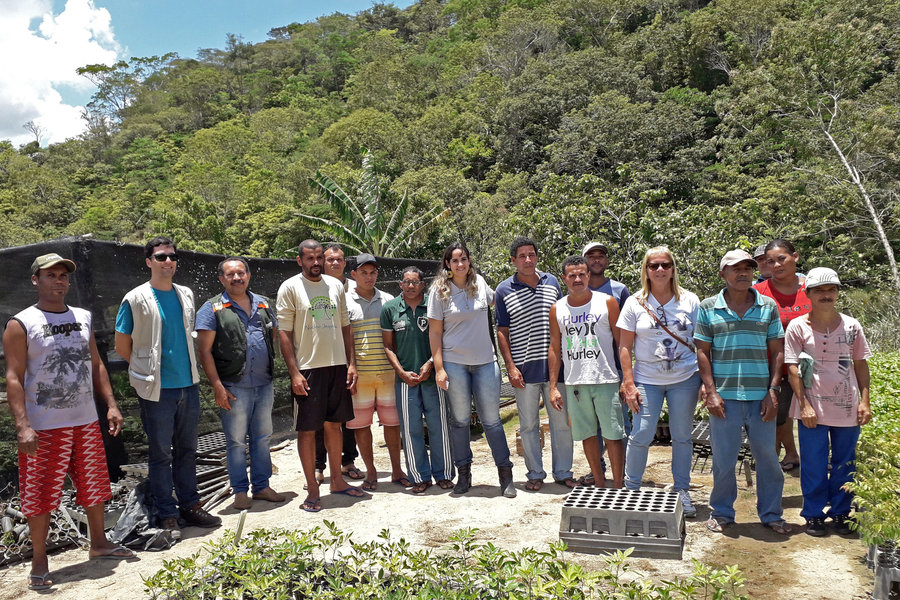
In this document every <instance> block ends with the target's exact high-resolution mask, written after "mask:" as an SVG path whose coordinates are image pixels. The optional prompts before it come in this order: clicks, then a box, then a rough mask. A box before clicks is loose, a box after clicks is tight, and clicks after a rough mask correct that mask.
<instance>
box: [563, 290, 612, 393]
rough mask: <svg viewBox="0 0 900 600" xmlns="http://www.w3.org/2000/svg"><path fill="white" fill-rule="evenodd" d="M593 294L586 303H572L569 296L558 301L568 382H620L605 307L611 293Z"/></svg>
mask: <svg viewBox="0 0 900 600" xmlns="http://www.w3.org/2000/svg"><path fill="white" fill-rule="evenodd" d="M591 294H592V296H591V301H590V302H588V303H587V304H584V305H583V306H570V305H569V297H568V296H566V297H565V298H562V299H561V300H557V301H556V323H557V324H558V325H559V331H560V333H561V334H562V359H563V365H564V366H565V375H566V377H565V379H566V385H589V384H598V383H619V373H618V371H616V362H615V359H614V356H615V353H614V351H613V335H612V329H611V327H610V323H609V310H608V309H607V307H606V301H607V300H608V299H609V298H611V296H610V295H609V294H604V293H603V292H591Z"/></svg>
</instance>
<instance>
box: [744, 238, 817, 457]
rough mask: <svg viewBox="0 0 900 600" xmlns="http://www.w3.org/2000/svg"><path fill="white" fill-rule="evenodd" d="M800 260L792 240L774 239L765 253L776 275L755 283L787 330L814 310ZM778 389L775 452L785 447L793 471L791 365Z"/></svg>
mask: <svg viewBox="0 0 900 600" xmlns="http://www.w3.org/2000/svg"><path fill="white" fill-rule="evenodd" d="M799 259H800V255H799V254H798V253H797V250H796V249H795V248H794V245H793V244H792V243H790V242H789V241H787V240H782V239H778V240H772V241H771V242H769V243H768V244H766V256H765V260H766V261H767V262H768V263H769V269H770V270H771V272H772V277H771V278H770V279H768V280H766V281H763V282H761V283H757V284H756V285H754V286H753V287H754V289H756V290H757V291H758V292H759V293H760V294H762V295H764V296H768V297H769V298H771V299H773V300H774V301H775V304H777V305H778V313H779V314H780V315H781V325H782V327H784V329H785V330H787V327H788V323H790V322H791V320H792V319H796V318H797V317H800V316H803V315H805V314H806V313H808V312H809V309H810V303H809V297H807V295H806V291H805V288H804V285H803V283H804V278H803V277H802V276H800V275H799V274H798V273H797V261H798V260H799ZM778 388H780V389H778ZM775 392H776V393H777V395H778V417H777V419H776V422H775V425H776V427H777V429H776V430H775V451H776V452H778V453H780V452H781V448H782V447H783V448H784V458H783V459H782V460H781V468H782V470H784V471H790V470H792V469H794V468H796V467H799V466H800V455H799V454H798V453H797V445H796V444H795V443H794V421H793V419H791V418H790V416H789V412H790V410H791V396H792V393H791V384H790V382H789V381H788V368H787V365H784V367H783V371H782V378H781V385H779V386H777V388H776V389H775Z"/></svg>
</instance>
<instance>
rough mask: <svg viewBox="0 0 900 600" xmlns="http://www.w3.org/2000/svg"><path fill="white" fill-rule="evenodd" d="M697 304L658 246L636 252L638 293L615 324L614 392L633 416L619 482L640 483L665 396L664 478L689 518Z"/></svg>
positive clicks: (670, 259) (697, 387) (697, 384)
mask: <svg viewBox="0 0 900 600" xmlns="http://www.w3.org/2000/svg"><path fill="white" fill-rule="evenodd" d="M699 305H700V301H699V299H698V298H697V296H696V295H695V294H693V293H691V292H688V291H686V290H684V289H682V288H681V286H679V285H678V272H677V268H676V266H675V257H674V256H672V253H671V251H669V249H668V248H667V247H665V246H658V247H656V248H651V249H650V250H647V253H646V254H645V255H644V260H643V261H642V262H641V290H640V291H639V292H638V293H637V294H635V295H633V296H631V297H629V298H628V299H627V300H626V301H625V305H624V306H623V307H622V313H621V315H620V316H619V322H618V327H619V329H620V331H621V337H620V338H619V358H620V360H621V363H622V388H621V392H622V396H623V397H624V399H625V402H626V403H627V404H628V407H629V408H630V409H631V411H632V412H633V413H634V420H633V424H632V430H631V435H629V437H628V449H627V450H626V453H625V487H626V488H627V489H631V490H636V489H638V488H640V487H641V479H642V477H643V475H644V468H645V467H646V466H647V449H648V447H649V446H650V442H652V441H653V437H654V434H655V433H656V425H657V422H658V421H659V414H660V411H661V410H662V405H663V401H664V400H665V402H666V403H667V404H668V407H669V432H670V434H671V436H672V477H673V478H674V480H675V486H674V487H675V490H676V491H677V492H678V494H679V496H680V498H681V502H682V505H683V508H684V515H685V516H686V517H693V516H695V515H696V510H695V509H694V506H693V504H692V503H691V497H690V494H689V493H688V489H689V487H690V483H691V456H692V442H691V432H692V429H693V418H694V409H695V407H696V405H697V397H698V392H699V390H700V375H699V373H698V370H697V354H696V349H695V347H694V340H693V336H694V326H695V324H696V322H697V310H698V307H699ZM632 359H633V360H634V365H633V366H632Z"/></svg>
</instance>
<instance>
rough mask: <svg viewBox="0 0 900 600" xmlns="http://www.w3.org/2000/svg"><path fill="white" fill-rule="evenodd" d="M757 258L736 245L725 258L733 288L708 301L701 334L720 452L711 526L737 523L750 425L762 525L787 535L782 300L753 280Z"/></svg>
mask: <svg viewBox="0 0 900 600" xmlns="http://www.w3.org/2000/svg"><path fill="white" fill-rule="evenodd" d="M756 266H757V265H756V261H755V260H753V257H752V256H750V254H749V253H747V252H745V251H743V250H731V251H730V252H728V253H727V254H725V256H724V257H723V258H722V260H721V261H720V262H719V276H720V277H721V278H722V279H723V280H724V281H725V288H724V289H723V290H722V291H721V292H719V293H718V294H717V295H716V296H712V297H711V298H707V299H705V300H703V302H701V303H700V311H699V314H698V315H697V328H696V331H695V332H694V341H695V342H696V344H697V363H698V365H699V367H700V377H701V378H702V379H703V394H704V396H705V400H704V405H705V406H706V407H707V408H708V409H709V439H710V443H711V445H712V452H713V489H712V493H711V494H710V497H709V506H710V509H711V511H710V518H709V520H708V521H707V522H706V527H707V528H708V529H709V530H710V531H714V532H721V531H722V530H723V529H724V528H725V527H727V526H728V525H730V524H731V523H734V501H735V499H736V498H737V480H736V477H735V473H734V468H735V464H736V463H737V458H738V453H739V451H740V448H741V429H742V428H743V427H746V428H747V437H748V439H749V441H750V449H751V451H752V452H753V457H754V459H755V460H756V478H757V481H756V511H757V514H758V515H759V519H760V521H762V524H763V525H764V526H766V527H768V528H770V529H772V530H773V531H775V532H777V533H780V534H788V533H790V532H791V526H790V525H789V524H788V523H787V522H785V520H784V519H783V518H782V512H783V511H782V507H781V493H782V489H783V488H784V474H783V473H782V471H781V465H780V464H779V463H778V456H777V454H776V453H775V416H776V415H777V414H778V392H779V391H780V388H779V387H778V386H779V383H780V381H781V365H782V362H783V361H784V330H783V329H782V327H781V320H780V318H779V316H778V306H777V305H776V304H775V302H774V301H773V300H772V299H771V298H768V297H766V296H763V295H762V294H759V293H758V292H757V291H756V290H754V289H752V288H751V286H752V284H753V281H754V273H755V271H756Z"/></svg>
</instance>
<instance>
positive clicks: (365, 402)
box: [347, 254, 412, 491]
mask: <svg viewBox="0 0 900 600" xmlns="http://www.w3.org/2000/svg"><path fill="white" fill-rule="evenodd" d="M350 275H351V276H352V277H353V279H354V280H355V281H356V287H355V288H353V289H351V290H349V291H348V292H347V312H348V313H349V314H350V326H351V327H352V329H353V341H354V345H355V349H356V368H357V370H358V372H359V380H358V382H357V384H356V393H354V394H353V420H352V421H348V422H347V429H351V430H353V431H354V432H355V434H356V445H357V447H358V448H359V454H360V456H361V457H362V459H363V462H364V463H365V464H366V479H365V481H363V484H362V488H363V489H364V490H368V491H375V489H376V488H377V487H378V470H377V469H376V468H375V458H374V455H373V451H372V417H373V415H374V413H375V411H376V410H377V411H378V423H379V424H380V425H381V426H382V427H383V431H384V442H385V444H386V445H387V447H388V454H389V455H390V458H391V481H392V482H393V483H397V484H400V485H402V486H403V487H412V484H411V483H410V482H409V479H407V478H406V474H405V473H404V472H403V468H402V466H401V464H400V420H399V418H398V417H397V404H396V402H395V400H394V398H395V395H394V368H393V367H392V366H391V363H390V362H389V361H388V359H387V356H386V355H385V353H384V342H383V340H382V338H381V309H382V308H383V307H384V305H385V304H386V303H387V302H388V301H390V300H393V299H394V297H393V296H392V295H390V294H388V293H385V292H382V291H381V290H379V289H376V288H375V283H376V282H377V281H378V261H377V260H376V259H375V257H374V256H372V255H371V254H360V255H359V256H357V257H356V268H354V269H353V270H352V271H351V272H350Z"/></svg>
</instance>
